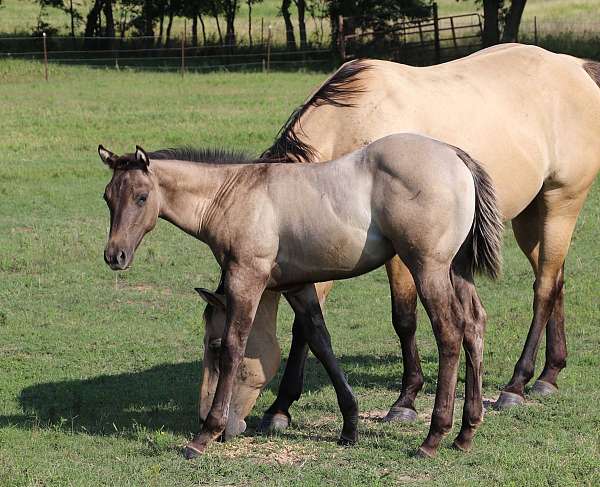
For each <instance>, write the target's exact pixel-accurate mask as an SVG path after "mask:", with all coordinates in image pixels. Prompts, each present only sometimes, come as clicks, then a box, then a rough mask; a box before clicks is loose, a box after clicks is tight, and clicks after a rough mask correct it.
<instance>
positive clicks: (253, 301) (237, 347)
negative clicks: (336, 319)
mask: <svg viewBox="0 0 600 487" xmlns="http://www.w3.org/2000/svg"><path fill="white" fill-rule="evenodd" d="M224 276H225V278H224V285H225V297H226V299H227V319H226V322H225V331H224V332H223V338H222V342H221V355H220V357H219V369H220V374H219V381H218V382H217V389H216V391H215V395H214V399H213V403H212V406H211V408H210V411H209V413H208V416H207V417H206V421H204V424H203V426H202V430H201V431H200V433H198V434H197V435H196V436H195V437H194V439H193V440H192V441H191V442H190V443H188V444H187V446H186V447H185V452H184V453H185V457H186V458H188V459H190V458H194V457H196V456H198V455H199V454H201V453H203V452H204V450H206V448H207V447H208V445H209V444H210V443H211V442H212V441H213V440H215V439H217V438H218V437H219V436H220V435H221V434H222V433H223V431H224V430H225V427H226V426H227V416H228V413H229V403H230V402H231V395H232V389H233V382H234V379H235V377H236V374H237V369H238V366H239V364H240V362H241V361H242V358H243V357H244V352H245V350H246V342H247V340H248V335H249V333H250V328H251V327H252V323H253V321H254V316H255V315H256V310H257V308H258V304H259V302H260V298H261V296H262V293H263V291H264V290H265V286H266V282H267V279H268V275H267V274H266V273H262V272H259V271H257V270H256V269H252V268H246V267H242V266H239V265H232V266H230V267H229V268H228V269H227V270H225V271H224Z"/></svg>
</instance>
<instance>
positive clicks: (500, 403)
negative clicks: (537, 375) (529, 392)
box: [494, 391, 525, 411]
mask: <svg viewBox="0 0 600 487" xmlns="http://www.w3.org/2000/svg"><path fill="white" fill-rule="evenodd" d="M524 402H525V399H523V396H520V395H519V394H515V393H514V392H507V391H502V392H501V393H500V397H499V398H498V400H497V401H496V402H495V404H494V409H495V410H497V411H503V410H504V409H509V408H512V407H514V406H520V405H521V404H523V403H524Z"/></svg>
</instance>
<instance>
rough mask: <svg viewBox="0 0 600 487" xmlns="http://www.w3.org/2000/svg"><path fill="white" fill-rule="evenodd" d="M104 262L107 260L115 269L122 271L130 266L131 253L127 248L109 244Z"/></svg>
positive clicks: (105, 251)
mask: <svg viewBox="0 0 600 487" xmlns="http://www.w3.org/2000/svg"><path fill="white" fill-rule="evenodd" d="M104 262H106V263H107V264H108V265H109V267H110V268H111V269H112V270H113V271H122V270H125V269H127V267H129V263H130V262H131V254H130V253H129V252H127V250H125V249H120V248H117V247H113V246H112V245H111V246H108V247H106V249H105V250H104Z"/></svg>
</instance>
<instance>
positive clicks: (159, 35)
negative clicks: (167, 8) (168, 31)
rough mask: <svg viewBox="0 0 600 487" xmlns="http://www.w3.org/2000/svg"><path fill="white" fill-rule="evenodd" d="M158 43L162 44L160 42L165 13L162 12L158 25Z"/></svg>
mask: <svg viewBox="0 0 600 487" xmlns="http://www.w3.org/2000/svg"><path fill="white" fill-rule="evenodd" d="M158 26H159V27H158V43H159V44H162V40H163V33H164V26H165V12H164V10H163V11H162V12H161V13H160V21H159V24H158Z"/></svg>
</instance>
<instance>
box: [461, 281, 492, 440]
mask: <svg viewBox="0 0 600 487" xmlns="http://www.w3.org/2000/svg"><path fill="white" fill-rule="evenodd" d="M462 274H463V275H460V274H455V275H454V289H455V290H456V294H457V296H458V298H459V300H460V302H461V305H462V308H463V317H464V322H465V336H464V339H463V348H464V350H465V363H466V379H465V403H464V407H463V416H462V426H461V429H460V433H459V434H458V436H457V438H456V439H455V440H454V446H455V447H456V448H458V449H459V450H462V451H467V450H469V449H470V448H471V444H472V441H473V436H474V434H475V430H476V429H477V427H478V426H479V424H481V421H482V420H483V400H482V395H481V389H482V374H483V341H484V335H485V323H486V318H487V316H486V313H485V310H484V309H483V305H482V304H481V301H480V300H479V296H478V295H477V291H476V290H475V285H474V284H473V276H472V274H471V272H470V271H468V270H467V271H466V272H464V273H462Z"/></svg>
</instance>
